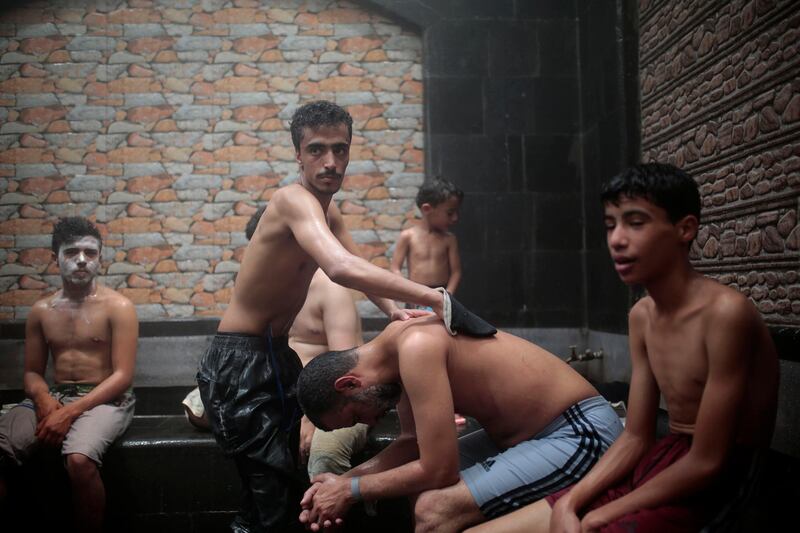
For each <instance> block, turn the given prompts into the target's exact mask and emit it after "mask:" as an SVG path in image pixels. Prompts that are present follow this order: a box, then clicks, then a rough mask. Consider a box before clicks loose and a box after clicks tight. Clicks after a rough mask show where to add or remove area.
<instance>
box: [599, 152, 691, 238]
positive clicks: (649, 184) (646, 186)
mask: <svg viewBox="0 0 800 533" xmlns="http://www.w3.org/2000/svg"><path fill="white" fill-rule="evenodd" d="M623 196H627V197H630V198H636V197H638V198H644V199H645V200H648V201H650V202H653V203H654V204H655V205H657V206H658V207H660V208H662V209H664V210H665V211H666V212H667V216H668V217H669V219H670V221H671V222H672V223H673V224H674V223H675V222H677V221H679V220H680V219H682V218H683V217H685V216H686V215H694V216H695V217H697V220H698V221H699V220H700V191H699V190H698V188H697V183H696V182H695V181H694V179H692V177H691V176H689V174H687V173H686V172H684V171H683V170H681V169H679V168H678V167H676V166H674V165H670V164H666V163H643V164H640V165H635V166H632V167H630V168H627V169H625V170H623V171H622V172H621V173H619V174H617V175H616V176H614V177H613V178H611V179H610V180H608V181H607V182H606V183H604V184H603V186H602V187H601V189H600V199H601V201H602V202H603V203H604V204H606V203H611V204H618V203H619V201H620V198H621V197H623Z"/></svg>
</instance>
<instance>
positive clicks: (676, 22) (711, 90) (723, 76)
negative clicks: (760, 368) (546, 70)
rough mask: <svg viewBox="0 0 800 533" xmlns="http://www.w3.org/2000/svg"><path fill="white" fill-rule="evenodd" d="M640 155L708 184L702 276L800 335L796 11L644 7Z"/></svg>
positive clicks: (791, 7)
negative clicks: (735, 292)
mask: <svg viewBox="0 0 800 533" xmlns="http://www.w3.org/2000/svg"><path fill="white" fill-rule="evenodd" d="M639 19H640V28H641V37H640V57H639V67H640V84H641V106H642V109H641V111H642V153H643V159H644V160H645V161H669V162H672V163H674V164H676V165H678V166H681V167H683V168H684V169H686V170H687V171H688V172H689V173H690V174H692V175H693V176H694V177H695V179H696V180H697V181H698V183H699V185H700V191H701V194H702V199H703V221H702V222H703V225H702V227H701V229H700V233H699V235H698V238H697V240H696V242H695V244H694V247H693V249H692V258H693V262H694V264H695V266H696V267H697V268H698V270H700V271H701V272H704V273H705V274H707V275H709V276H711V277H713V278H716V279H718V280H719V281H721V282H722V283H725V284H727V285H729V286H731V287H734V288H736V289H738V290H740V291H742V292H743V293H744V294H746V295H748V296H749V297H750V298H751V299H752V300H753V301H754V302H755V304H756V305H757V307H758V309H759V310H760V311H761V312H762V314H763V315H764V317H765V319H766V320H767V322H768V323H769V324H771V325H773V326H789V327H792V328H800V279H798V269H799V268H800V226H798V212H800V75H799V74H798V73H800V54H798V48H800V2H797V1H794V0H749V1H748V0H732V1H719V0H716V1H708V2H706V1H700V0H667V1H655V0H640V2H639Z"/></svg>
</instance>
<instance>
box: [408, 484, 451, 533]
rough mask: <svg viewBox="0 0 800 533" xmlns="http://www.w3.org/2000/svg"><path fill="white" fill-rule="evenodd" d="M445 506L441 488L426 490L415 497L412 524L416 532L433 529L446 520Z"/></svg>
mask: <svg viewBox="0 0 800 533" xmlns="http://www.w3.org/2000/svg"><path fill="white" fill-rule="evenodd" d="M446 512H447V507H446V506H445V505H444V497H443V494H442V491H441V490H428V491H425V492H423V493H422V494H420V495H419V496H418V497H417V501H416V503H415V505H414V524H415V531H416V532H417V533H420V532H423V531H435V530H436V528H437V527H438V525H439V524H441V523H442V522H443V521H445V520H446V516H445V514H446Z"/></svg>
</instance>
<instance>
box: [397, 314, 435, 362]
mask: <svg viewBox="0 0 800 533" xmlns="http://www.w3.org/2000/svg"><path fill="white" fill-rule="evenodd" d="M386 330H388V331H390V332H391V331H392V330H395V331H397V333H398V339H397V346H398V349H399V350H400V352H401V355H402V354H404V353H405V354H415V353H419V352H420V351H422V350H424V351H426V352H427V351H431V350H432V349H435V350H439V349H440V348H441V346H443V345H445V344H446V343H447V341H448V340H449V339H450V336H449V334H448V333H447V330H445V329H444V325H443V324H442V322H441V321H440V320H439V319H438V318H437V317H435V316H424V317H419V318H412V319H410V320H405V321H402V322H401V321H396V322H392V323H390V324H389V325H388V326H387V327H386ZM439 351H440V350H439Z"/></svg>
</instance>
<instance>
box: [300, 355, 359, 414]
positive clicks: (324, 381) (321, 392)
mask: <svg viewBox="0 0 800 533" xmlns="http://www.w3.org/2000/svg"><path fill="white" fill-rule="evenodd" d="M357 363H358V349H357V348H350V349H349V350H341V351H333V352H325V353H323V354H320V355H318V356H316V357H315V358H314V359H312V360H311V361H309V363H308V364H307V365H306V366H305V368H303V371H302V372H300V376H299V377H298V378H297V401H298V402H299V403H300V408H301V409H303V413H304V414H305V415H306V416H307V417H308V419H309V420H310V421H311V423H312V424H314V425H315V426H316V427H318V428H323V429H324V426H323V425H322V422H321V420H320V417H321V416H322V415H324V414H325V413H329V412H331V411H333V410H336V409H339V408H340V407H341V406H342V405H344V403H345V401H344V398H342V397H341V396H340V395H339V393H338V392H336V389H335V388H334V383H336V380H337V379H339V378H340V377H342V376H344V375H345V374H347V373H348V372H350V371H351V370H353V368H355V366H356V364H357Z"/></svg>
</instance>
